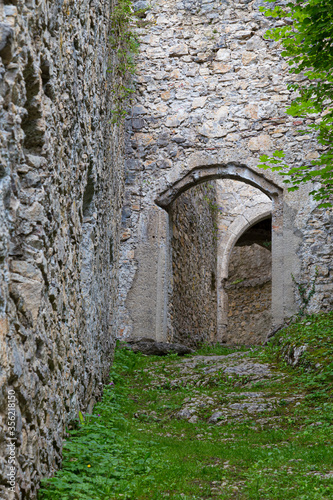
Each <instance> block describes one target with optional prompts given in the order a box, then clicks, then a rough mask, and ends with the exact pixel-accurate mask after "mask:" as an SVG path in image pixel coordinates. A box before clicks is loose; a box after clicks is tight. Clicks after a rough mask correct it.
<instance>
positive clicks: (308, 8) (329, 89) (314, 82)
mask: <svg viewBox="0 0 333 500" xmlns="http://www.w3.org/2000/svg"><path fill="white" fill-rule="evenodd" d="M266 1H267V2H268V3H273V4H274V5H273V8H269V7H261V9H260V10H261V11H262V12H264V13H265V15H266V16H272V17H274V18H280V19H284V20H285V21H286V24H284V25H282V26H279V27H277V28H275V29H272V30H269V31H268V32H267V33H266V35H267V37H268V38H271V39H272V40H275V41H279V42H281V43H282V45H283V47H284V51H283V52H282V55H283V56H284V57H285V58H287V60H288V64H289V66H290V73H293V74H295V75H298V74H300V73H302V74H304V75H305V76H306V77H307V78H306V79H300V80H298V81H297V80H296V79H295V82H294V83H291V84H289V85H288V88H289V89H290V90H293V91H296V92H298V94H299V96H298V97H297V98H295V99H294V100H293V102H292V104H291V106H290V107H289V108H288V110H287V113H288V114H289V115H291V116H293V117H301V118H304V119H309V118H310V120H307V122H309V121H310V123H308V125H307V126H308V128H309V130H308V131H307V130H300V131H299V133H301V134H305V133H309V132H311V131H316V132H317V141H318V144H319V147H320V149H321V150H322V151H323V152H322V153H321V154H320V155H319V157H318V158H317V159H316V160H313V161H311V162H309V163H308V164H302V165H299V166H296V167H291V166H289V165H287V164H286V163H285V162H284V157H285V155H284V153H283V152H282V151H276V152H275V153H274V154H273V156H271V157H269V156H267V155H263V156H261V157H260V161H261V162H264V163H263V164H261V165H259V166H260V167H261V168H264V169H267V168H269V169H271V170H273V171H278V172H279V174H280V175H283V176H286V177H287V178H286V179H285V180H284V181H283V182H285V183H289V184H291V187H289V188H288V190H289V191H294V190H297V189H298V188H299V185H300V184H301V183H303V182H309V181H311V182H314V181H319V182H320V183H321V187H319V188H317V189H313V190H312V191H311V194H312V195H313V197H314V199H315V200H317V201H320V202H321V204H320V206H321V207H327V206H331V203H330V202H329V199H330V197H331V195H332V194H333V109H332V99H333V73H332V68H333V2H332V1H331V0H295V1H294V2H284V1H281V0H276V1H275V0H266ZM314 117H315V118H316V120H313V118H314ZM304 121H305V120H304Z"/></svg>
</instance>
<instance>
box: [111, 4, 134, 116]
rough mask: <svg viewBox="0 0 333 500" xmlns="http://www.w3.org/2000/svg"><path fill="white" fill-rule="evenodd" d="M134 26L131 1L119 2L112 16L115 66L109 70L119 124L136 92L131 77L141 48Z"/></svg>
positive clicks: (115, 114) (114, 112) (112, 46)
mask: <svg viewBox="0 0 333 500" xmlns="http://www.w3.org/2000/svg"><path fill="white" fill-rule="evenodd" d="M134 26H135V24H134V16H133V8H132V2H131V0H117V3H116V4H115V6H114V7H113V11H112V14H111V36H110V47H111V49H112V51H113V52H114V58H113V60H114V64H113V65H112V67H111V68H110V69H109V71H110V72H112V80H113V88H112V93H113V105H114V109H113V110H112V113H113V119H112V123H119V122H120V121H121V119H122V118H123V117H124V116H125V115H126V109H125V108H126V105H127V104H128V101H129V98H130V96H131V94H132V93H133V92H134V88H133V87H132V83H131V75H132V74H133V73H134V72H135V61H134V55H135V54H136V53H137V52H138V47H139V43H138V39H137V37H136V35H135V33H134V31H133V28H134Z"/></svg>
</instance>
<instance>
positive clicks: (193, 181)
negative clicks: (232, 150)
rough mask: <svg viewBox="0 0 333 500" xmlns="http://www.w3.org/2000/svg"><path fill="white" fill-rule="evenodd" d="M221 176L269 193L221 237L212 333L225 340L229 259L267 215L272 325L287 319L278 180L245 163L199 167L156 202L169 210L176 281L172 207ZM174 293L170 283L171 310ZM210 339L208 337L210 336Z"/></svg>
mask: <svg viewBox="0 0 333 500" xmlns="http://www.w3.org/2000/svg"><path fill="white" fill-rule="evenodd" d="M218 179H232V180H236V181H238V182H239V181H240V182H242V183H244V184H246V185H247V186H253V187H254V188H256V189H258V190H260V191H261V193H263V194H264V195H265V198H266V200H265V202H263V201H262V200H261V201H262V202H261V203H259V204H258V205H256V206H251V207H249V208H247V209H246V210H244V212H243V213H242V214H240V215H239V216H238V217H236V218H235V220H234V221H233V224H232V225H231V226H230V228H229V229H228V231H227V232H226V234H225V235H224V237H223V238H222V239H221V241H219V243H218V245H219V246H220V247H221V246H223V251H220V252H219V251H218V252H217V255H218V260H219V262H218V265H217V272H216V276H215V277H214V279H212V282H214V281H215V282H216V283H217V285H214V286H216V293H217V328H216V335H215V338H212V335H211V334H210V335H209V340H210V341H219V342H224V341H226V340H228V339H227V337H226V332H227V323H228V321H227V316H228V307H227V298H226V294H225V290H224V287H223V285H222V284H223V283H224V281H225V280H226V279H227V277H228V267H229V259H230V255H231V252H232V249H233V247H234V245H235V244H236V242H237V240H238V239H239V238H240V237H241V236H242V234H244V233H245V232H246V231H247V230H248V228H249V227H252V226H254V225H255V224H257V223H258V222H260V221H262V220H263V219H265V218H266V219H267V218H268V217H271V216H272V220H273V222H272V227H273V234H272V239H271V241H272V247H273V259H272V260H273V268H274V269H273V272H272V282H273V283H272V289H273V290H274V293H275V295H274V294H273V300H272V311H271V316H270V318H271V319H270V320H269V323H270V325H269V326H270V327H271V326H272V325H276V324H280V323H281V322H282V321H283V304H282V301H281V300H280V299H281V296H282V295H283V279H282V280H281V279H280V278H281V272H280V271H278V268H280V269H281V265H283V264H282V262H281V256H282V251H281V243H282V205H281V202H282V190H281V188H279V187H278V186H277V185H276V184H274V183H273V182H271V181H269V180H268V179H266V178H265V177H264V176H262V175H260V174H258V173H257V172H255V171H253V170H252V169H249V168H247V167H246V166H244V165H235V164H228V165H225V166H218V165H216V166H209V167H201V168H200V167H196V168H195V169H193V170H192V171H191V172H190V173H189V174H187V175H185V176H184V177H183V178H181V179H179V180H177V181H176V182H174V183H173V185H172V186H170V187H169V188H168V189H166V190H165V191H163V192H162V193H161V195H160V196H159V197H158V198H157V199H156V203H157V204H158V205H159V206H161V207H163V208H164V209H165V210H167V212H168V214H169V221H168V222H169V244H168V254H169V255H168V257H169V259H170V265H169V272H170V280H171V282H172V275H173V267H174V266H175V262H173V261H172V253H171V252H170V247H171V242H172V238H173V234H172V224H173V221H172V220H171V219H172V217H171V219H170V214H172V213H173V210H172V207H173V205H174V203H175V201H176V200H177V199H178V198H179V197H180V196H181V195H182V193H186V192H187V191H188V190H189V189H191V188H193V187H194V186H199V185H201V184H203V183H207V182H212V181H214V180H218ZM171 297H172V293H170V285H169V286H168V300H167V301H166V302H167V303H168V306H167V307H168V312H170V308H171V309H172V307H173V304H172V299H170V298H171ZM172 320H173V316H172V314H171V322H170V321H169V338H170V337H171V338H173V334H174V332H173V329H172V328H171V333H170V323H171V324H172ZM207 340H208V338H207Z"/></svg>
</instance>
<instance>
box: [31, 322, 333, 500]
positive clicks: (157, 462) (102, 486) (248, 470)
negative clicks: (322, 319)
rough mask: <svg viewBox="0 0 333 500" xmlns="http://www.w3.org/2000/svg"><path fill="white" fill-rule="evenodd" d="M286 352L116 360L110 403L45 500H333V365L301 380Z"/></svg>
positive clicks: (120, 354) (86, 427)
mask: <svg viewBox="0 0 333 500" xmlns="http://www.w3.org/2000/svg"><path fill="white" fill-rule="evenodd" d="M313 325H314V328H313V331H316V332H317V334H318V324H317V323H315V321H314V323H313ZM332 325H333V318H332V319H331V323H330V332H332V331H333V330H332V328H331V327H332ZM310 330H311V329H309V332H310ZM299 331H302V335H303V336H304V328H301V330H299ZM313 331H312V330H311V332H310V333H309V335H308V337H309V339H308V341H307V342H308V344H309V343H310V341H312V342H314V340H313V338H314V337H313ZM294 334H295V337H297V332H296V333H295V332H294ZM311 335H312V336H311ZM326 336H327V335H326ZM281 338H282V340H281V341H280V347H279V349H280V350H281V344H283V336H282V337H281ZM325 338H326V337H325ZM311 339H312V340H311ZM302 342H303V344H304V338H303V337H302ZM323 345H326V355H327V354H329V355H330V356H331V351H332V342H331V340H330V338H329V337H328V342H326V344H325V339H323V337H321V340H320V343H319V344H318V345H316V349H317V351H318V349H319V350H320V353H321V356H322V359H327V356H326V358H325V356H323V352H322V350H323ZM277 349H278V348H277V347H272V348H268V349H264V348H258V349H256V350H253V351H249V352H247V353H244V352H240V351H239V350H238V351H237V350H234V351H233V350H231V349H226V348H221V347H218V348H216V349H215V350H213V349H208V348H207V349H205V350H201V351H199V352H198V353H197V354H196V355H195V356H189V357H185V358H178V357H177V356H168V357H166V358H157V357H147V356H143V355H140V354H134V353H132V352H129V351H126V350H118V351H117V354H116V361H115V365H114V368H113V372H112V374H111V382H110V384H111V385H108V386H106V389H105V395H104V398H103V401H102V402H101V403H99V404H98V405H97V406H96V408H95V412H94V415H93V416H90V417H86V418H85V421H84V423H83V425H81V426H80V428H79V429H78V430H77V431H74V432H73V433H72V439H71V440H70V441H68V442H67V443H66V447H65V450H66V451H65V461H64V467H63V470H62V471H60V472H59V473H58V474H57V475H56V477H55V478H53V479H52V480H51V482H50V483H49V484H48V486H47V487H46V488H45V489H44V491H43V493H42V494H41V498H42V499H52V500H58V499H61V500H74V499H78V500H88V499H89V500H115V499H127V500H129V499H132V500H144V499H145V500H146V499H147V500H160V499H164V498H170V499H171V498H172V499H175V500H194V499H202V500H203V499H211V498H213V499H214V498H215V499H221V500H222V499H239V500H243V499H261V500H271V499H272V500H273V499H277V500H287V499H298V500H305V499H306V500H307V499H311V500H312V499H318V500H326V499H327V500H328V499H332V498H333V446H332V434H333V433H332V429H333V427H332V425H333V414H332V408H333V405H332V399H331V394H332V373H331V372H332V359H331V360H330V362H327V363H326V365H325V369H323V370H321V371H320V370H319V371H317V372H314V371H311V370H310V369H307V370H305V371H304V370H300V369H299V370H296V371H295V370H294V369H291V368H288V367H286V366H284V365H283V364H281V363H278V362H277V361H276V359H277V358H276V356H277V352H278V351H277ZM310 351H311V350H310ZM311 352H315V349H312V351H311ZM230 354H231V355H230ZM318 355H319V354H318V352H317V354H316V356H317V357H318ZM310 358H311V356H310ZM310 361H311V359H310ZM308 366H310V365H309V363H308Z"/></svg>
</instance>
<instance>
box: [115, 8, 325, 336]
mask: <svg viewBox="0 0 333 500" xmlns="http://www.w3.org/2000/svg"><path fill="white" fill-rule="evenodd" d="M262 4H263V1H262V0H182V1H179V0H167V1H164V2H157V1H153V2H151V3H148V2H143V1H139V2H136V3H135V4H134V5H135V8H137V9H143V8H146V9H147V10H146V12H145V17H144V18H142V16H143V15H144V14H142V10H141V22H140V23H139V28H138V29H137V33H138V36H139V39H140V42H141V45H140V54H139V57H138V67H137V73H136V93H135V96H134V103H133V107H132V109H131V114H130V116H129V117H128V120H127V130H128V140H127V159H126V192H125V204H124V208H123V232H122V239H123V244H122V250H121V263H122V264H121V288H120V301H121V303H120V315H121V327H120V330H119V336H120V337H122V338H126V337H143V336H144V337H147V336H148V337H151V338H156V339H157V340H165V339H168V338H169V339H172V338H173V335H176V336H177V335H178V333H179V332H178V333H177V332H175V328H176V325H175V323H174V320H175V316H174V315H173V314H172V311H173V303H172V298H173V297H174V294H173V293H172V286H173V269H177V259H178V257H179V252H178V250H177V252H178V253H177V254H175V253H173V251H172V239H173V235H172V224H171V218H170V217H171V215H170V214H172V210H173V204H174V203H176V201H175V200H176V199H177V197H178V196H181V195H182V193H183V192H184V191H186V190H187V189H189V188H191V187H193V186H195V185H196V184H200V183H203V182H208V181H209V182H211V181H212V180H214V179H233V180H237V181H240V182H243V183H245V184H246V185H247V186H252V187H254V188H257V189H259V190H260V191H261V192H262V193H263V195H265V196H266V199H267V200H268V202H267V204H270V207H271V208H270V210H271V215H272V302H271V318H272V320H271V322H272V325H275V326H278V325H279V324H281V323H283V321H284V320H285V319H286V318H288V317H290V316H291V315H293V314H295V313H297V311H298V309H299V306H300V297H299V295H298V293H297V288H296V287H295V286H294V284H293V281H292V278H291V274H293V275H294V276H295V278H296V280H297V281H298V282H300V283H303V284H308V283H309V282H311V280H312V279H313V278H314V276H315V272H316V271H315V269H316V266H317V267H318V271H319V275H318V279H317V285H316V294H315V296H314V297H313V298H312V300H311V304H310V307H309V310H310V311H319V310H321V309H323V310H328V309H331V308H332V300H333V299H332V297H333V294H332V288H333V284H332V277H333V269H332V266H331V261H332V254H333V246H332V245H333V243H332V210H331V209H317V208H316V204H315V203H314V202H313V199H312V198H311V197H310V196H309V195H308V193H309V191H311V185H306V186H303V187H302V188H301V189H300V190H299V191H298V192H296V193H288V192H287V190H286V189H285V185H284V184H283V183H282V182H281V177H279V176H278V175H277V174H273V173H271V172H267V171H263V170H259V169H258V168H257V165H258V163H259V157H260V155H261V154H263V153H268V154H269V153H272V152H274V151H275V150H276V149H283V150H284V151H285V152H286V160H287V162H289V164H291V165H300V164H304V163H305V162H308V161H310V160H311V159H313V158H316V157H317V155H318V145H317V144H316V141H315V138H314V136H313V135H311V134H305V135H300V134H299V133H298V130H299V129H300V128H302V127H305V125H306V123H305V122H304V120H302V119H295V118H293V117H291V116H288V115H286V114H285V109H286V107H287V105H288V103H289V102H290V100H291V98H292V95H291V94H290V91H289V90H288V89H287V86H286V84H287V83H288V82H290V81H291V80H293V79H295V78H299V79H301V78H304V77H303V76H302V75H297V76H295V75H290V74H289V73H288V66H287V64H286V62H285V60H284V59H283V58H282V57H281V55H280V52H281V49H280V47H279V46H278V44H277V43H275V42H272V41H270V40H267V39H265V32H266V30H267V29H268V28H271V27H273V26H274V25H275V23H276V22H277V21H276V20H275V19H273V18H266V17H265V16H264V15H263V14H262V13H261V12H260V11H259V8H260V6H261V5H262ZM278 22H280V21H278ZM310 121H311V120H310ZM251 196H252V195H251V194H250V193H249V198H251ZM267 197H268V198H269V199H268V198H267ZM260 203H261V202H260ZM261 205H262V207H261V208H260V207H259V206H258V205H256V204H253V206H252V207H251V206H247V207H246V204H245V205H244V206H245V208H246V210H247V212H246V215H243V214H235V217H234V218H233V220H232V221H231V222H230V228H226V229H225V233H224V234H221V241H222V240H223V242H225V243H226V245H224V244H223V245H222V244H220V243H219V244H218V249H219V251H218V256H217V258H218V265H217V277H218V279H217V283H216V293H217V303H218V307H217V331H216V336H215V339H214V340H215V341H226V340H228V339H229V340H230V335H229V334H228V338H226V336H225V332H226V331H227V324H226V319H225V318H226V317H227V311H226V300H225V290H224V284H223V283H224V281H225V280H226V279H228V267H229V266H228V262H229V259H230V255H231V253H232V248H233V246H234V245H235V243H236V241H237V239H238V238H239V237H240V236H241V234H242V233H243V232H244V230H246V228H247V227H250V226H251V225H253V224H255V223H256V222H257V221H258V218H259V219H260V218H261V217H263V216H265V213H264V212H265V209H264V206H263V205H264V204H262V203H261ZM222 208H224V209H225V215H227V209H228V206H227V205H225V206H224V207H223V204H222ZM266 216H267V214H266ZM220 252H222V257H221V258H220ZM177 286H178V287H179V286H180V285H179V284H178V285H177ZM181 286H182V287H183V288H184V287H185V286H186V283H185V282H184V283H183V284H182V285H181ZM189 288H190V285H189ZM188 294H190V290H189V289H188ZM187 299H188V300H187V301H188V303H190V302H191V301H190V298H189V297H188V298H187ZM195 304H198V302H197V301H196V300H193V305H195ZM198 313H199V311H198V310H197V308H194V307H193V308H192V311H189V314H192V315H193V316H197V315H198ZM208 330H209V329H208ZM208 330H207V331H208ZM209 336H210V334H208V333H207V340H209ZM231 340H232V339H231Z"/></svg>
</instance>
